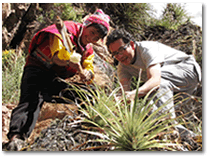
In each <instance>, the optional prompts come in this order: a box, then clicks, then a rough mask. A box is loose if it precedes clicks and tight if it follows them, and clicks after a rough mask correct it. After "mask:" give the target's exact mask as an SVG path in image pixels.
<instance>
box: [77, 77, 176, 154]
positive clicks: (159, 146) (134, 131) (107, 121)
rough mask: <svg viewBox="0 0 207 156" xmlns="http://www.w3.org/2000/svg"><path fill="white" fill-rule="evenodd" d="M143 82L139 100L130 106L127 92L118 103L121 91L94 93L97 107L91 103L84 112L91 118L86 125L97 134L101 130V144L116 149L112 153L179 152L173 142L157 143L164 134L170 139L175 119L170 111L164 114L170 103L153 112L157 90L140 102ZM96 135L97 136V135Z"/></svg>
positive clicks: (135, 100) (87, 119) (88, 118)
mask: <svg viewBox="0 0 207 156" xmlns="http://www.w3.org/2000/svg"><path fill="white" fill-rule="evenodd" d="M139 82H140V78H139V80H138V83H137V92H136V96H135V99H134V101H131V102H130V103H129V102H128V101H127V98H126V96H125V94H124V91H123V88H122V92H123V98H122V99H120V100H119V101H118V102H117V100H116V98H115V97H116V96H115V95H116V93H117V91H118V88H117V89H115V90H114V91H112V93H111V94H110V95H106V94H105V92H104V91H101V90H100V89H98V91H97V93H96V94H95V93H94V101H95V104H94V105H92V104H91V100H88V101H87V103H89V105H87V108H86V109H82V112H83V113H84V114H85V115H86V116H87V118H86V119H85V120H84V121H85V122H87V123H90V125H92V127H94V126H96V127H97V128H96V130H97V129H99V132H100V133H102V136H104V137H103V138H104V139H99V140H98V141H101V142H107V143H108V147H112V148H110V149H111V150H112V149H113V150H125V151H129V150H130V151H149V150H150V151H151V150H163V149H164V150H176V149H177V148H176V146H179V145H178V144H174V143H172V141H171V140H170V139H157V138H158V136H159V135H160V134H163V135H164V134H165V135H169V134H170V133H171V132H170V129H171V128H173V127H174V125H173V124H172V121H173V120H175V119H171V118H170V113H169V110H168V111H166V112H164V113H162V114H160V111H161V109H162V108H163V107H165V105H167V103H166V104H163V106H161V107H159V108H158V109H157V110H156V111H154V112H151V110H152V107H153V104H151V103H150V101H151V100H152V98H153V97H152V98H151V99H150V100H148V97H149V95H150V93H151V92H152V91H153V90H152V91H150V92H149V93H148V94H147V95H146V96H145V97H144V99H139V98H138V89H139ZM80 94H82V93H81V92H80ZM170 100H172V99H170ZM155 103H156V101H155V102H154V104H155ZM150 112H151V113H150ZM90 133H92V132H91V131H90ZM94 134H97V131H96V132H95V133H94Z"/></svg>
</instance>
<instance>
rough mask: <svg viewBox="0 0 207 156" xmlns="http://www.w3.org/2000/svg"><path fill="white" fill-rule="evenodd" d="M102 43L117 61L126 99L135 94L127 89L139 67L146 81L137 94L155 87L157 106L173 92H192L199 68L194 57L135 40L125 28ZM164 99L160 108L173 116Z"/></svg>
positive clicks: (173, 113)
mask: <svg viewBox="0 0 207 156" xmlns="http://www.w3.org/2000/svg"><path fill="white" fill-rule="evenodd" d="M106 45H107V47H108V49H109V51H110V52H111V54H112V56H113V57H115V59H117V60H118V61H119V64H118V69H117V74H118V78H119V80H120V82H121V84H122V86H123V88H124V91H125V93H126V96H127V97H128V98H129V99H134V97H135V94H136V90H132V91H131V90H130V85H131V78H132V77H133V76H135V77H138V75H139V70H140V69H142V70H143V71H145V72H146V75H147V80H146V82H145V83H144V84H143V85H142V86H140V87H139V91H138V96H139V97H142V96H144V95H146V94H147V93H148V92H149V91H150V90H151V89H153V88H158V89H157V93H156V96H155V99H158V102H157V103H156V106H157V107H160V106H161V105H162V104H165V103H166V102H167V101H168V100H169V99H173V96H174V94H175V93H178V92H186V93H188V94H191V95H192V94H193V92H194V91H195V90H196V88H197V85H198V83H199V82H200V81H201V69H200V67H199V65H198V63H197V62H196V61H195V59H194V57H193V56H192V55H187V54H185V53H184V52H182V51H179V50H176V49H173V48H171V47H168V46H166V45H164V44H161V43H158V42H156V41H142V42H136V41H134V39H133V37H132V35H131V34H129V33H128V32H126V31H125V30H114V31H113V32H112V33H111V34H110V35H109V36H108V37H107V42H106ZM168 102H169V103H168V104H167V106H166V107H164V108H163V110H169V109H170V108H171V109H170V112H171V116H172V118H175V117H176V116H175V112H174V107H173V106H174V102H173V100H171V101H168ZM178 127H179V126H178ZM181 127H182V126H181ZM181 129H184V127H182V128H181ZM179 131H180V130H179Z"/></svg>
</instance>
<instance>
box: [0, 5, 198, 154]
mask: <svg viewBox="0 0 207 156" xmlns="http://www.w3.org/2000/svg"><path fill="white" fill-rule="evenodd" d="M106 5H107V3H103V4H101V3H100V4H99V3H98V4H97V6H96V5H92V4H90V3H89V4H88V5H86V6H85V5H83V4H81V3H80V4H76V3H75V4H72V5H71V6H67V7H68V8H67V9H71V8H72V9H73V11H71V10H70V13H71V14H70V17H72V18H74V19H75V20H77V21H79V22H80V21H81V20H82V18H84V17H85V15H87V14H88V13H90V12H93V10H94V9H95V8H96V7H100V8H101V7H103V8H102V9H103V10H104V11H105V12H106V13H107V14H109V15H110V17H111V19H112V21H111V26H112V27H111V29H114V28H115V26H116V25H117V24H120V23H119V22H120V21H119V20H120V19H121V16H120V17H119V16H118V15H117V14H118V13H117V12H116V10H115V9H114V10H113V11H111V10H110V9H107V7H109V8H110V7H111V9H112V8H113V7H114V6H112V5H110V6H107V7H106ZM117 5H118V4H117ZM118 7H122V6H121V5H120V6H118ZM61 9H62V10H64V8H63V6H61V5H60V6H54V5H53V4H52V3H51V4H50V3H47V4H45V3H3V4H2V49H3V50H2V51H3V52H5V50H11V49H14V51H15V58H16V57H17V58H23V59H24V57H25V55H26V54H27V50H28V47H29V43H30V40H31V39H32V37H33V36H34V34H35V33H36V32H37V31H39V30H41V29H42V28H44V27H46V26H48V25H51V24H53V23H54V19H55V17H54V16H53V17H50V16H49V15H51V16H52V13H51V12H50V11H51V10H54V12H55V11H56V13H57V14H58V15H62V16H63V14H64V12H63V11H62V12H61V11H60V10H61ZM135 9H137V8H135ZM58 10H59V11H58ZM117 10H118V9H117ZM125 11H128V10H127V9H126V10H125ZM48 13H50V14H48ZM120 14H122V13H120ZM116 15H117V16H116ZM68 17H69V16H68ZM118 17H119V18H118ZM67 20H68V19H67ZM129 22H130V20H129ZM130 24H131V23H130ZM132 24H133V23H132ZM134 24H135V25H136V26H137V28H138V29H137V28H133V27H132V26H130V25H124V26H123V25H118V26H119V27H124V28H125V29H128V30H130V31H132V32H134V34H136V35H135V38H136V39H137V40H138V41H143V40H148V41H159V42H161V43H164V44H166V45H169V46H171V47H173V48H175V49H179V50H181V51H184V52H185V53H187V54H193V55H194V57H195V58H196V60H197V62H198V63H199V65H200V66H201V68H202V29H201V28H200V27H199V26H197V25H194V23H192V22H191V21H190V20H187V21H185V22H183V23H182V24H180V25H179V26H177V27H176V29H172V28H168V27H165V26H162V25H146V24H145V23H142V24H140V25H138V24H137V23H134ZM93 48H94V51H95V53H96V58H95V62H94V68H95V80H94V81H95V83H96V84H97V85H98V86H100V87H101V88H107V87H109V88H110V89H111V90H113V89H114V83H115V80H116V79H115V77H114V76H115V75H116V71H115V69H116V65H115V64H116V62H114V60H113V58H112V57H111V55H110V54H109V52H108V51H107V48H106V46H105V45H104V44H102V47H99V46H96V45H94V46H93ZM13 61H14V63H15V59H14V60H13ZM22 68H23V65H22ZM67 81H68V82H73V81H79V77H78V76H74V77H73V78H71V79H68V80H67ZM13 92H18V91H16V90H14V91H13ZM15 96H17V95H16V94H15ZM16 98H17V99H16V100H14V101H12V102H3V103H2V142H6V141H8V140H7V138H6V133H7V132H8V128H9V120H10V116H11V111H12V109H14V108H15V107H16V105H17V104H18V97H16ZM198 99H199V100H198ZM2 101H6V100H5V99H2ZM77 110H78V109H77V106H76V105H64V104H51V103H44V105H43V108H42V110H41V112H40V115H39V118H38V122H37V124H36V126H35V129H34V131H33V133H32V135H31V137H30V138H29V139H28V144H29V146H28V148H26V149H25V150H34V151H36V150H51V151H54V150H55V151H61V150H64V151H67V150H84V148H88V149H89V150H95V148H94V149H93V148H90V147H93V146H96V147H99V146H101V145H105V144H102V143H99V142H95V143H93V144H89V143H88V142H87V141H88V140H92V139H97V138H99V137H97V136H94V135H92V134H85V133H82V132H81V131H82V130H85V129H84V128H83V127H84V126H82V125H81V124H78V123H76V122H78V121H79V120H81V119H82V117H83V115H80V114H78V112H77ZM188 112H190V113H188ZM178 114H179V115H180V114H182V115H183V119H182V120H183V121H185V122H189V124H188V126H189V128H190V129H191V130H192V131H194V132H195V133H197V134H199V137H197V138H194V140H193V142H192V144H191V145H189V146H188V145H186V142H185V140H179V136H171V138H172V140H173V137H175V139H174V140H176V139H177V140H179V141H178V142H179V143H180V142H182V145H183V147H182V148H180V149H178V150H181V151H182V150H194V151H197V150H202V83H201V84H200V86H199V88H198V90H197V92H196V93H195V96H194V97H192V99H191V100H190V101H189V103H188V107H183V108H181V109H180V110H178ZM65 125H69V126H68V127H67V126H65ZM72 125H74V127H75V128H74V127H73V126H72ZM193 125H197V127H196V128H195V127H193ZM75 131H77V133H74V132H75ZM61 136H64V137H61ZM69 136H70V137H73V139H74V140H75V143H74V142H72V143H73V145H71V144H72V143H71V140H73V139H70V138H69ZM87 139H88V140H87ZM86 142H87V143H86ZM98 150H110V149H109V148H98Z"/></svg>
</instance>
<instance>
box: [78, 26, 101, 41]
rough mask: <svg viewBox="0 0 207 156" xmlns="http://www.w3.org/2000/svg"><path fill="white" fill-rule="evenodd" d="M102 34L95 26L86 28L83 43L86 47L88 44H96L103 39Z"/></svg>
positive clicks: (82, 38) (82, 37)
mask: <svg viewBox="0 0 207 156" xmlns="http://www.w3.org/2000/svg"><path fill="white" fill-rule="evenodd" d="M100 36H101V35H100V33H99V32H98V31H97V29H96V28H95V27H93V26H89V27H84V29H83V34H82V36H81V41H82V43H83V44H84V45H87V44H88V43H96V42H97V41H98V40H99V39H100V38H101V37H100Z"/></svg>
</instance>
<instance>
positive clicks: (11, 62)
mask: <svg viewBox="0 0 207 156" xmlns="http://www.w3.org/2000/svg"><path fill="white" fill-rule="evenodd" d="M24 64H25V57H24V56H21V57H18V56H17V55H16V53H15V50H13V49H11V50H5V51H3V53H2V102H3V103H10V102H12V103H16V102H17V101H18V100H19V94H20V82H21V77H22V72H23V66H24Z"/></svg>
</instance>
